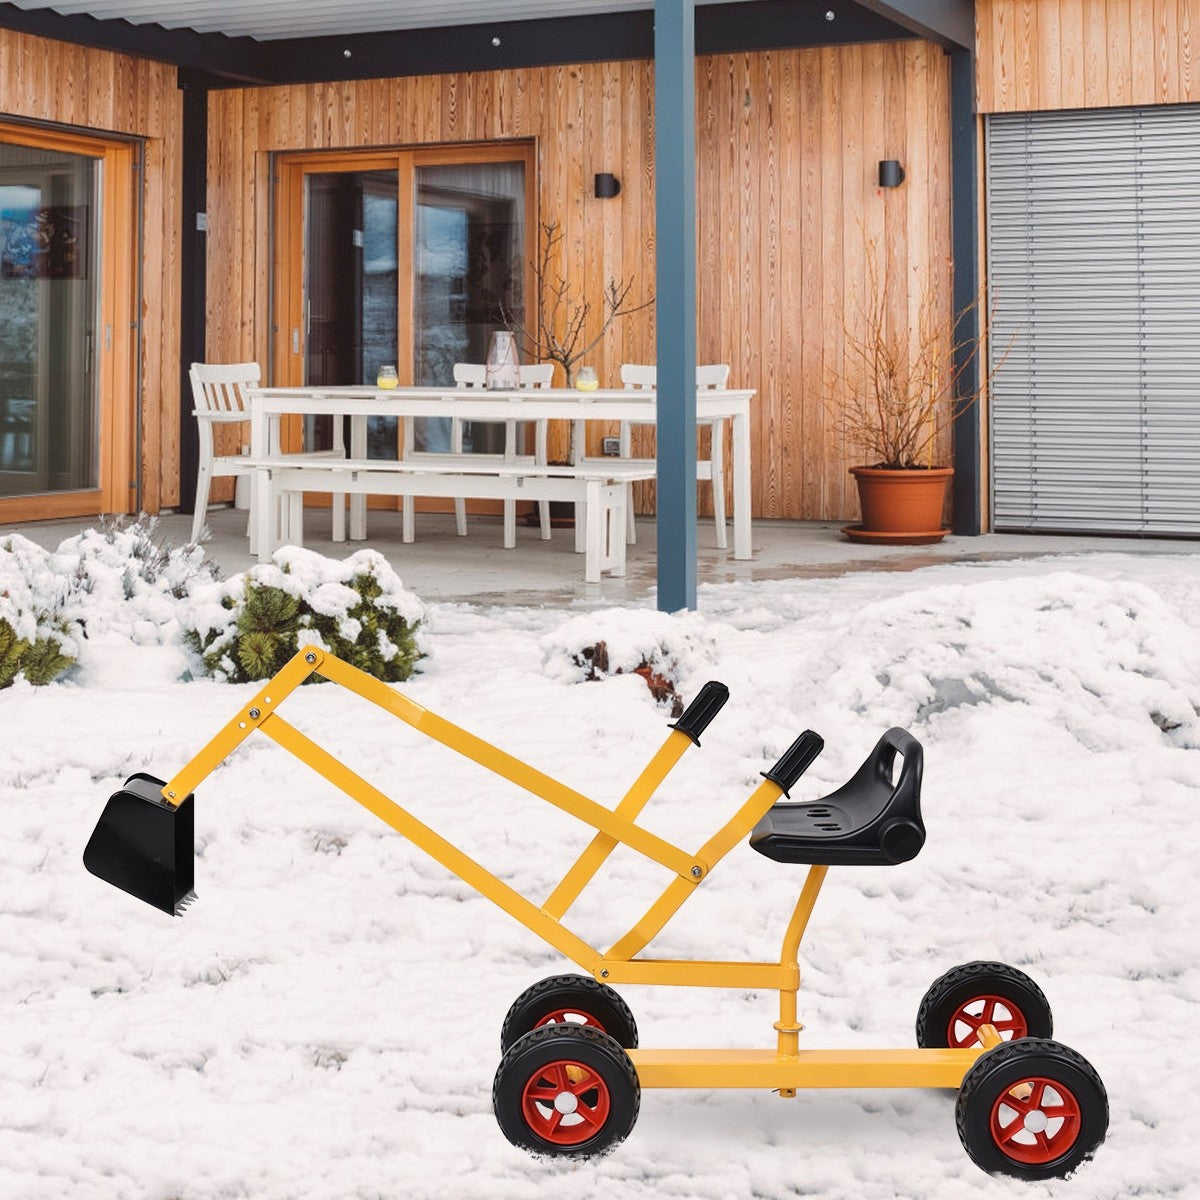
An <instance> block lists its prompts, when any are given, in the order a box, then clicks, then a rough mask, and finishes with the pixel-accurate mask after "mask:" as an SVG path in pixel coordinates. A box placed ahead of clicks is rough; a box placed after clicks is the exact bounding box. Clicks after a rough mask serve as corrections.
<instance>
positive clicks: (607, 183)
mask: <svg viewBox="0 0 1200 1200" xmlns="http://www.w3.org/2000/svg"><path fill="white" fill-rule="evenodd" d="M620 194H621V181H620V180H619V179H618V178H617V177H616V176H615V175H613V174H612V173H611V172H609V171H600V172H598V173H597V175H596V199H597V200H611V199H612V198H613V197H614V196H619V195H620Z"/></svg>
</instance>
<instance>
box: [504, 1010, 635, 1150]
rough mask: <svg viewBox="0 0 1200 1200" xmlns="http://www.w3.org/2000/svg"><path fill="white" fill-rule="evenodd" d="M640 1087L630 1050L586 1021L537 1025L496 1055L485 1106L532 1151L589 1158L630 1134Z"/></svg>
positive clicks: (515, 1141) (508, 1134)
mask: <svg viewBox="0 0 1200 1200" xmlns="http://www.w3.org/2000/svg"><path fill="white" fill-rule="evenodd" d="M641 1095H642V1089H641V1087H640V1085H639V1084H638V1077H637V1071H636V1070H635V1069H634V1066H633V1062H632V1060H631V1059H630V1057H629V1055H628V1054H626V1053H625V1051H624V1050H623V1049H622V1048H621V1046H620V1045H619V1044H618V1043H617V1042H616V1041H615V1040H614V1039H613V1038H611V1037H609V1035H608V1034H607V1033H603V1032H602V1031H601V1030H599V1029H592V1028H590V1027H588V1026H586V1025H576V1024H574V1023H564V1024H561V1025H544V1026H542V1027H541V1028H540V1029H535V1030H533V1031H532V1032H531V1033H527V1034H526V1035H525V1036H524V1037H523V1038H520V1039H519V1040H518V1041H517V1042H515V1043H514V1044H513V1045H512V1046H511V1047H510V1048H509V1050H508V1052H507V1053H506V1054H505V1055H504V1057H503V1058H502V1059H501V1060H500V1066H499V1067H498V1068H497V1069H496V1079H495V1082H494V1083H493V1084H492V1108H493V1109H494V1110H495V1113H496V1120H497V1121H498V1122H499V1124H500V1129H501V1131H502V1132H503V1134H504V1136H505V1137H506V1138H508V1140H509V1141H510V1142H512V1144H513V1145H514V1146H519V1147H521V1149H523V1150H529V1151H531V1152H533V1153H534V1154H545V1155H555V1156H570V1157H574V1158H591V1157H594V1156H595V1155H599V1154H607V1153H608V1152H609V1151H610V1150H612V1149H613V1148H614V1147H615V1146H617V1145H619V1144H620V1143H621V1142H623V1141H624V1140H625V1138H626V1137H628V1136H629V1132H630V1130H631V1129H633V1126H634V1123H635V1122H636V1121H637V1115H638V1107H639V1105H640V1104H641Z"/></svg>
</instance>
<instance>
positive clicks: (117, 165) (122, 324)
mask: <svg viewBox="0 0 1200 1200" xmlns="http://www.w3.org/2000/svg"><path fill="white" fill-rule="evenodd" d="M0 141H2V142H6V143H8V144H10V145H18V146H28V147H30V148H32V149H37V150H58V151H62V152H65V153H68V154H77V155H82V156H83V157H85V158H92V159H96V160H97V161H99V162H100V163H101V189H100V258H99V264H100V268H99V269H100V289H99V308H100V319H99V325H98V329H97V338H96V341H97V347H98V349H97V358H96V382H97V388H98V392H99V394H98V396H97V403H98V407H99V420H100V438H99V462H98V464H97V466H98V471H99V480H98V486H96V487H95V488H82V489H79V490H75V491H61V492H59V491H56V492H37V493H32V494H30V495H27V496H4V497H0V524H15V523H19V522H24V521H45V520H52V519H55V518H66V517H85V516H98V515H100V514H101V513H105V512H110V513H131V512H134V511H136V509H137V506H138V502H139V497H138V486H137V480H136V473H135V464H136V461H137V458H136V455H137V446H136V444H135V443H136V440H137V429H138V422H137V404H138V403H139V390H140V389H139V388H138V370H137V334H138V331H139V329H140V326H139V324H138V321H137V317H138V313H137V295H136V284H137V279H138V273H137V260H138V255H139V254H140V249H141V248H140V246H139V244H138V204H139V203H140V200H141V196H140V192H139V189H138V187H137V186H136V181H135V177H136V174H137V169H138V167H139V166H140V165H141V162H142V154H141V144H140V143H139V142H138V141H136V140H130V139H122V138H113V137H106V136H104V135H102V134H96V135H92V134H91V133H80V132H75V131H72V130H67V129H59V128H55V127H45V126H40V125H24V124H14V123H9V122H6V121H0ZM107 331H111V340H110V335H109V334H108V332H107Z"/></svg>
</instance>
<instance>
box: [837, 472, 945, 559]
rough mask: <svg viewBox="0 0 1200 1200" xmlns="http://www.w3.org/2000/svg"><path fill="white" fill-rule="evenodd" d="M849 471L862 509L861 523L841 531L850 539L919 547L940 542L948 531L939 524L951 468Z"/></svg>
mask: <svg viewBox="0 0 1200 1200" xmlns="http://www.w3.org/2000/svg"><path fill="white" fill-rule="evenodd" d="M850 474H851V475H853V476H854V478H855V481H856V482H857V483H858V500H859V505H860V506H861V508H862V524H861V525H848V526H847V527H846V528H845V529H843V530H842V532H843V533H844V534H845V535H846V536H847V537H848V538H849V539H850V540H851V541H852V542H875V543H884V544H891V545H900V546H918V545H924V544H927V543H929V542H940V541H941V540H942V538H944V537H945V536H946V534H947V533H949V532H950V531H949V530H948V529H946V528H945V527H944V526H943V525H942V512H943V511H944V509H945V505H946V488H947V487H948V486H949V484H950V479H951V476H953V474H954V468H953V467H934V468H932V469H930V470H911V471H889V470H886V469H885V468H882V467H851V468H850Z"/></svg>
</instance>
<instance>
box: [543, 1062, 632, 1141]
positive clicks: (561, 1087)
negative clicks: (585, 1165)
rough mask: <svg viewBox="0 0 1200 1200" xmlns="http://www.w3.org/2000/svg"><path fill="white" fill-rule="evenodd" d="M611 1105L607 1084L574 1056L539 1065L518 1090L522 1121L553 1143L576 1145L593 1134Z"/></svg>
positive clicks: (599, 1126)
mask: <svg viewBox="0 0 1200 1200" xmlns="http://www.w3.org/2000/svg"><path fill="white" fill-rule="evenodd" d="M611 1107H612V1100H611V1097H610V1096H609V1094H608V1085H607V1084H606V1083H605V1082H604V1080H603V1079H601V1078H600V1076H599V1074H597V1072H595V1071H594V1070H592V1068H591V1067H587V1066H584V1064H583V1063H580V1062H575V1061H574V1060H573V1059H562V1060H560V1061H559V1062H552V1063H547V1064H546V1066H544V1067H541V1068H539V1069H538V1070H537V1071H535V1072H534V1073H533V1074H532V1075H530V1077H529V1080H528V1082H527V1083H526V1084H525V1088H524V1091H522V1093H521V1112H522V1114H523V1115H524V1117H525V1123H526V1124H527V1125H528V1126H529V1128H530V1129H531V1130H532V1131H533V1132H534V1133H536V1134H537V1135H538V1137H540V1138H544V1139H545V1140H546V1141H547V1142H553V1144H554V1145H556V1146H578V1145H579V1144H580V1143H582V1142H586V1141H587V1140H588V1139H589V1138H592V1137H595V1136H596V1134H598V1133H599V1132H600V1130H601V1129H603V1128H604V1123H605V1121H607V1120H608V1115H609V1112H610V1110H611Z"/></svg>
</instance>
